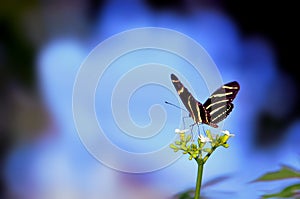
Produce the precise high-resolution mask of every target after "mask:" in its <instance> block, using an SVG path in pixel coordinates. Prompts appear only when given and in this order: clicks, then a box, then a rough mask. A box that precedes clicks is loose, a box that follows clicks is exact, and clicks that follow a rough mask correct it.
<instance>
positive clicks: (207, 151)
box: [203, 148, 211, 153]
mask: <svg viewBox="0 0 300 199" xmlns="http://www.w3.org/2000/svg"><path fill="white" fill-rule="evenodd" d="M203 151H204V152H206V153H209V152H210V151H211V148H204V149H203Z"/></svg>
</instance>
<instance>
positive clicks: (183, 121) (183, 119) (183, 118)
mask: <svg viewBox="0 0 300 199" xmlns="http://www.w3.org/2000/svg"><path fill="white" fill-rule="evenodd" d="M189 117H190V116H185V117H182V123H183V129H186V128H185V119H187V118H189Z"/></svg>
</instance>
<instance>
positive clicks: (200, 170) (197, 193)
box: [194, 159, 204, 199]
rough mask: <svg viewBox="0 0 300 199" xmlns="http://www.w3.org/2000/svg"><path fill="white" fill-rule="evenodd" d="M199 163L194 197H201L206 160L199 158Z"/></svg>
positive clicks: (196, 198)
mask: <svg viewBox="0 0 300 199" xmlns="http://www.w3.org/2000/svg"><path fill="white" fill-rule="evenodd" d="M197 164H198V171H197V181H196V190H195V198H194V199H199V198H200V190H201V182H202V173H203V166H204V162H203V161H202V159H197Z"/></svg>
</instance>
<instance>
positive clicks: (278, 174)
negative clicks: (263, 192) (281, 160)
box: [254, 166, 300, 182]
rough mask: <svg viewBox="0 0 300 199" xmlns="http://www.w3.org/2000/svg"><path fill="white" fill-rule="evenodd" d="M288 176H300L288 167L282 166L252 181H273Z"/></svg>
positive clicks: (288, 177) (287, 177)
mask: <svg viewBox="0 0 300 199" xmlns="http://www.w3.org/2000/svg"><path fill="white" fill-rule="evenodd" d="M290 178H300V173H299V172H298V171H295V170H294V169H292V168H290V167H287V166H282V167H281V169H280V170H278V171H274V172H268V173H266V174H264V175H262V176H260V177H259V178H257V179H256V180H254V182H263V181H273V180H282V179H290Z"/></svg>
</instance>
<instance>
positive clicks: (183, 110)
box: [165, 101, 188, 113]
mask: <svg viewBox="0 0 300 199" xmlns="http://www.w3.org/2000/svg"><path fill="white" fill-rule="evenodd" d="M165 103H166V104H169V105H171V106H175V107H176V108H179V109H181V110H183V111H185V112H187V113H188V111H187V110H185V109H183V108H181V107H180V106H177V105H175V104H173V103H171V102H168V101H165Z"/></svg>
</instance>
